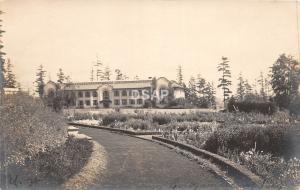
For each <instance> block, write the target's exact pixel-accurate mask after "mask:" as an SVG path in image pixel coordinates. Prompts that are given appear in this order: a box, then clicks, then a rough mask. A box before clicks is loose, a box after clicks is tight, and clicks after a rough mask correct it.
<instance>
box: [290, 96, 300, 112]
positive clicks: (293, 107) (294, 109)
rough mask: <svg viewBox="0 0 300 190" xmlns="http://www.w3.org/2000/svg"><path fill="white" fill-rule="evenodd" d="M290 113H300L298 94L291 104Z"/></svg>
mask: <svg viewBox="0 0 300 190" xmlns="http://www.w3.org/2000/svg"><path fill="white" fill-rule="evenodd" d="M289 110H290V113H291V114H293V115H300V97H299V96H297V97H296V98H295V100H294V101H292V102H291V103H290V106H289Z"/></svg>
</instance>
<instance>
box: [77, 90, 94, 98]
mask: <svg viewBox="0 0 300 190" xmlns="http://www.w3.org/2000/svg"><path fill="white" fill-rule="evenodd" d="M83 95H84V97H87V98H89V97H91V95H92V96H93V97H98V93H97V91H93V92H92V93H91V92H83V91H79V92H78V97H79V98H82V97H83Z"/></svg>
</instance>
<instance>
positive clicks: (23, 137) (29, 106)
mask: <svg viewBox="0 0 300 190" xmlns="http://www.w3.org/2000/svg"><path fill="white" fill-rule="evenodd" d="M0 115H1V122H0V129H1V138H0V144H4V143H5V144H6V146H5V147H3V148H2V149H1V151H3V152H5V155H6V157H1V158H0V159H1V160H0V162H2V163H5V164H6V165H10V164H16V165H22V164H24V162H25V159H27V158H30V157H32V156H34V155H36V154H37V153H39V152H40V151H44V150H46V149H54V148H56V147H59V146H61V145H62V144H64V143H65V141H66V137H67V127H66V124H65V121H64V119H63V118H62V117H60V116H59V115H58V114H56V113H54V112H52V111H50V110H49V109H48V108H46V107H45V106H44V105H43V102H42V101H40V100H39V99H35V98H32V97H30V96H28V95H24V94H18V95H13V96H8V97H6V98H5V100H4V104H3V106H0ZM3 152H1V155H4V154H2V153H3Z"/></svg>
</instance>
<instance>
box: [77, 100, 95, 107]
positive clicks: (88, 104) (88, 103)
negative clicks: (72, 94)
mask: <svg viewBox="0 0 300 190" xmlns="http://www.w3.org/2000/svg"><path fill="white" fill-rule="evenodd" d="M92 103H93V106H97V105H98V101H97V100H93V102H92ZM85 105H87V106H91V101H90V100H86V101H85ZM79 106H83V101H82V100H80V101H79Z"/></svg>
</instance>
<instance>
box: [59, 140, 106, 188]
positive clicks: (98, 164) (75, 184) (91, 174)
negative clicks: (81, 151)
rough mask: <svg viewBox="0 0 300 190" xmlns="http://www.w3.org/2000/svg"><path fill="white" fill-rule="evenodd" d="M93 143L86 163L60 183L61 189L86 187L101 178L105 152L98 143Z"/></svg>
mask: <svg viewBox="0 0 300 190" xmlns="http://www.w3.org/2000/svg"><path fill="white" fill-rule="evenodd" d="M91 142H92V143H93V149H92V154H91V156H90V158H89V159H88V162H87V164H86V165H85V166H84V167H83V168H82V169H81V170H80V172H79V173H77V174H75V175H74V176H72V177H71V178H70V179H68V180H67V181H66V182H65V183H63V184H62V189H65V190H81V189H88V187H89V186H90V185H92V184H93V182H94V181H95V180H98V179H99V176H100V178H101V176H102V174H103V173H104V172H105V169H106V165H107V153H106V151H105V149H104V147H102V146H101V145H100V144H99V143H97V142H96V141H91Z"/></svg>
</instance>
